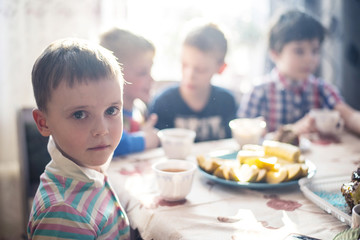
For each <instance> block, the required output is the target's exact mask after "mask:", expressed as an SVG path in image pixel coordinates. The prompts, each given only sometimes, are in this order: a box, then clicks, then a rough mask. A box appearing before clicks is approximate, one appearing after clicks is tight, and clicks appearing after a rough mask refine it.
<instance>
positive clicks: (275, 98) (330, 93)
mask: <svg viewBox="0 0 360 240" xmlns="http://www.w3.org/2000/svg"><path fill="white" fill-rule="evenodd" d="M341 101H342V98H341V96H340V95H339V93H338V92H337V90H336V88H335V87H333V86H332V85H330V84H328V83H326V82H324V81H323V80H321V79H319V78H316V77H314V76H313V75H310V76H309V77H308V79H305V80H304V81H291V80H289V79H286V78H285V77H283V76H281V75H280V74H279V72H278V71H277V70H276V69H274V70H273V71H272V72H271V73H270V74H269V75H267V76H266V82H264V83H262V84H260V85H257V86H255V87H254V88H253V89H252V91H250V93H248V94H246V95H244V96H243V98H242V101H241V104H240V108H239V111H238V116H239V117H245V118H255V117H259V116H263V117H264V119H265V121H266V124H267V128H268V131H275V130H277V129H278V128H279V127H280V126H281V125H284V124H290V123H294V122H296V121H298V120H299V119H301V118H302V117H304V116H305V115H306V114H307V113H308V112H309V111H310V110H311V109H313V108H329V109H333V108H334V107H335V105H336V104H338V103H339V102H341Z"/></svg>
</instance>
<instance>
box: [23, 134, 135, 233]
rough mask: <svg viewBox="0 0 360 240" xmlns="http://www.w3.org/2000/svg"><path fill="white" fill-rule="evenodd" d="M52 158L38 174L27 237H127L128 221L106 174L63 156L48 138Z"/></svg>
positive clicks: (128, 230)
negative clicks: (42, 171)
mask: <svg viewBox="0 0 360 240" xmlns="http://www.w3.org/2000/svg"><path fill="white" fill-rule="evenodd" d="M48 149H49V152H50V155H51V157H52V161H51V162H50V163H49V164H48V165H47V167H46V169H45V172H44V173H43V174H42V175H41V177H40V186H39V188H38V191H37V193H36V195H35V198H34V201H33V207H32V211H31V214H30V219H29V223H28V230H27V231H28V238H29V239H47V240H49V239H50V240H51V239H129V238H130V228H129V221H128V219H127V216H126V214H125V212H124V211H123V209H122V207H121V205H120V203H119V200H118V198H117V196H116V195H115V193H114V191H113V189H112V187H111V186H110V184H109V182H108V179H107V177H106V176H105V175H104V174H103V173H100V172H98V171H95V170H92V169H87V168H83V167H80V166H78V165H76V164H75V163H74V162H72V161H70V160H69V159H67V158H65V157H64V156H63V155H62V154H61V153H60V152H59V151H58V150H57V149H56V147H55V144H54V143H53V140H52V139H51V138H50V141H49V145H48Z"/></svg>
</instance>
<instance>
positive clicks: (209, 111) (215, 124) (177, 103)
mask: <svg viewBox="0 0 360 240" xmlns="http://www.w3.org/2000/svg"><path fill="white" fill-rule="evenodd" d="M236 111H237V105H236V101H235V98H234V97H233V95H232V94H231V93H230V91H228V90H226V89H223V88H220V87H216V86H212V87H211V93H210V97H209V100H208V102H207V104H206V105H205V107H204V108H203V109H202V110H201V111H198V112H195V111H193V110H192V109H191V108H190V107H189V106H188V105H187V104H186V103H185V101H184V100H183V99H182V97H181V95H180V90H179V86H175V87H170V88H168V89H166V90H165V91H163V92H162V93H160V94H159V95H158V96H156V97H155V98H154V100H153V101H152V103H151V104H150V106H149V113H156V114H157V115H158V122H157V124H156V126H155V127H156V128H158V129H164V128H174V127H176V128H187V129H191V130H194V131H195V132H196V139H195V142H200V141H210V140H218V139H223V138H230V137H231V130H230V127H229V121H230V120H232V119H234V118H236Z"/></svg>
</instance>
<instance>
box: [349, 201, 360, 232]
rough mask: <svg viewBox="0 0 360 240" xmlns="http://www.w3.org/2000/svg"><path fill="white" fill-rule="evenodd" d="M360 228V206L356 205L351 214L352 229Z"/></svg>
mask: <svg viewBox="0 0 360 240" xmlns="http://www.w3.org/2000/svg"><path fill="white" fill-rule="evenodd" d="M359 226H360V204H358V205H355V206H354V207H353V209H352V214H351V227H352V228H358V227H359Z"/></svg>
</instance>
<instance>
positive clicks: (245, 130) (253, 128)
mask: <svg viewBox="0 0 360 240" xmlns="http://www.w3.org/2000/svg"><path fill="white" fill-rule="evenodd" d="M229 127H230V129H231V132H232V136H233V138H234V139H235V140H236V141H237V142H238V144H239V145H240V147H242V146H243V145H245V144H259V143H260V140H261V137H262V136H263V135H264V133H265V131H266V122H265V121H264V120H263V119H262V118H237V119H233V120H231V121H230V122H229Z"/></svg>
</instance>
